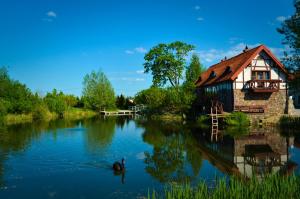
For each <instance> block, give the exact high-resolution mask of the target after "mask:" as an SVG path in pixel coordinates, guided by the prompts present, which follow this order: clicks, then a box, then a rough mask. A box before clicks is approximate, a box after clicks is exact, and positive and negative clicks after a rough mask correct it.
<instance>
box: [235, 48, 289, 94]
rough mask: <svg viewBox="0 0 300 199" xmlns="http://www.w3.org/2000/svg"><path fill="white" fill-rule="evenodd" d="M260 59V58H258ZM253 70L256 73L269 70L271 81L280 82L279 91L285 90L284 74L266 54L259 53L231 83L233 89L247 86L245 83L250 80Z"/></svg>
mask: <svg viewBox="0 0 300 199" xmlns="http://www.w3.org/2000/svg"><path fill="white" fill-rule="evenodd" d="M259 57H260V58H259ZM251 68H252V70H253V69H254V68H255V70H257V71H266V70H270V78H271V80H282V83H280V89H285V88H286V74H285V73H284V72H283V71H282V70H281V69H279V68H278V67H277V66H276V64H275V62H274V61H273V60H272V59H271V57H269V56H268V55H267V54H266V53H264V52H261V53H260V54H259V55H257V56H256V57H255V58H254V59H253V60H252V62H251V65H249V66H247V67H246V68H245V69H244V70H243V71H242V72H240V74H239V75H238V77H237V79H236V80H235V81H234V82H233V88H234V89H243V88H244V87H246V86H247V81H249V80H251V78H252V77H251V76H252V74H251V73H252V72H251V71H252V70H251Z"/></svg>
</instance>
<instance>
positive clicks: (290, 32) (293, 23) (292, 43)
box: [277, 1, 300, 91]
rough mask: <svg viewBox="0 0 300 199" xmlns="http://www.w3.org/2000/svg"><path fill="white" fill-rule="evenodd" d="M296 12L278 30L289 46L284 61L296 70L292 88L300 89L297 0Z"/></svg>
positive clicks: (299, 11) (298, 8) (298, 10)
mask: <svg viewBox="0 0 300 199" xmlns="http://www.w3.org/2000/svg"><path fill="white" fill-rule="evenodd" d="M295 8H296V12H295V14H294V15H292V16H291V17H289V18H288V19H286V20H285V21H284V22H283V23H282V25H281V28H278V29H277V31H278V32H279V33H280V34H282V35H283V36H284V39H283V42H282V43H283V44H284V45H287V46H288V47H289V50H288V52H285V53H284V55H285V56H284V58H283V60H282V61H283V63H284V64H285V66H286V67H287V68H288V69H289V70H290V72H293V71H296V73H295V78H294V79H293V80H292V81H291V82H290V88H292V89H293V90H298V91H299V89H300V2H299V1H295Z"/></svg>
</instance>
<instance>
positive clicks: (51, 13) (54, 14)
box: [46, 11, 57, 18]
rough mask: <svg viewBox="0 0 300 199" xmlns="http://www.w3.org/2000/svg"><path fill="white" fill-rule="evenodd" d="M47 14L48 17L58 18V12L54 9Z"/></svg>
mask: <svg viewBox="0 0 300 199" xmlns="http://www.w3.org/2000/svg"><path fill="white" fill-rule="evenodd" d="M46 15H47V16H48V17H52V18H56V17H57V14H56V13H55V12H54V11H49V12H47V13H46Z"/></svg>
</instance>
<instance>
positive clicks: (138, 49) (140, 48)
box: [125, 47, 147, 55]
mask: <svg viewBox="0 0 300 199" xmlns="http://www.w3.org/2000/svg"><path fill="white" fill-rule="evenodd" d="M146 52H147V49H146V48H144V47H136V48H134V49H133V50H126V51H125V53H126V54H129V55H132V54H135V53H141V54H144V53H146Z"/></svg>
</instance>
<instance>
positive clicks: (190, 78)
mask: <svg viewBox="0 0 300 199" xmlns="http://www.w3.org/2000/svg"><path fill="white" fill-rule="evenodd" d="M203 71H204V69H203V66H202V64H201V63H200V59H199V57H198V56H197V55H196V54H193V55H192V58H191V63H190V65H189V66H188V67H187V68H186V72H185V83H188V84H192V85H194V83H195V82H196V81H197V79H198V78H199V76H200V75H201V73H202V72H203Z"/></svg>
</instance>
